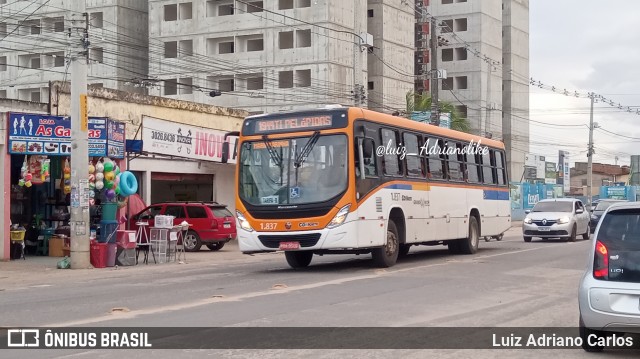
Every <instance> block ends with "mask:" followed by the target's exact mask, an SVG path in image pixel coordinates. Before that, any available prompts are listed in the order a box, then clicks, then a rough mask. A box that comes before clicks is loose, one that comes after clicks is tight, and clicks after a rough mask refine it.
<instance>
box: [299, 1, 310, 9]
mask: <svg viewBox="0 0 640 359" xmlns="http://www.w3.org/2000/svg"><path fill="white" fill-rule="evenodd" d="M296 7H297V8H301V7H311V0H296Z"/></svg>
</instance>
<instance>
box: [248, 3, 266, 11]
mask: <svg viewBox="0 0 640 359" xmlns="http://www.w3.org/2000/svg"><path fill="white" fill-rule="evenodd" d="M263 8H264V3H263V2H262V1H250V2H247V12H248V13H252V12H262V10H263Z"/></svg>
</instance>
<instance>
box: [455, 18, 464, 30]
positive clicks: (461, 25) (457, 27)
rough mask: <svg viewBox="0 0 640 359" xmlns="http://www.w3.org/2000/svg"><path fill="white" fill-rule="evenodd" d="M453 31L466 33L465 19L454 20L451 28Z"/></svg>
mask: <svg viewBox="0 0 640 359" xmlns="http://www.w3.org/2000/svg"><path fill="white" fill-rule="evenodd" d="M453 30H454V31H467V18H462V19H456V20H455V24H454V27H453Z"/></svg>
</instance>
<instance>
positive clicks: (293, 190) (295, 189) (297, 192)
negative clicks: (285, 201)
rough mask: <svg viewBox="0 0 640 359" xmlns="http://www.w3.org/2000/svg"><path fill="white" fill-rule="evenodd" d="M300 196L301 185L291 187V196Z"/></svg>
mask: <svg viewBox="0 0 640 359" xmlns="http://www.w3.org/2000/svg"><path fill="white" fill-rule="evenodd" d="M298 197H300V187H291V188H290V189H289V198H298Z"/></svg>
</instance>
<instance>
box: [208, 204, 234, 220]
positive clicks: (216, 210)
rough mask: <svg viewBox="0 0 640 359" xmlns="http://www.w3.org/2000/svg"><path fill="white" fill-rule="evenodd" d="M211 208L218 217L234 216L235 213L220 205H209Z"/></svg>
mask: <svg viewBox="0 0 640 359" xmlns="http://www.w3.org/2000/svg"><path fill="white" fill-rule="evenodd" d="M209 208H210V209H211V212H213V216H214V217H216V218H224V217H233V214H231V212H229V210H228V209H226V208H220V207H209Z"/></svg>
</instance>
